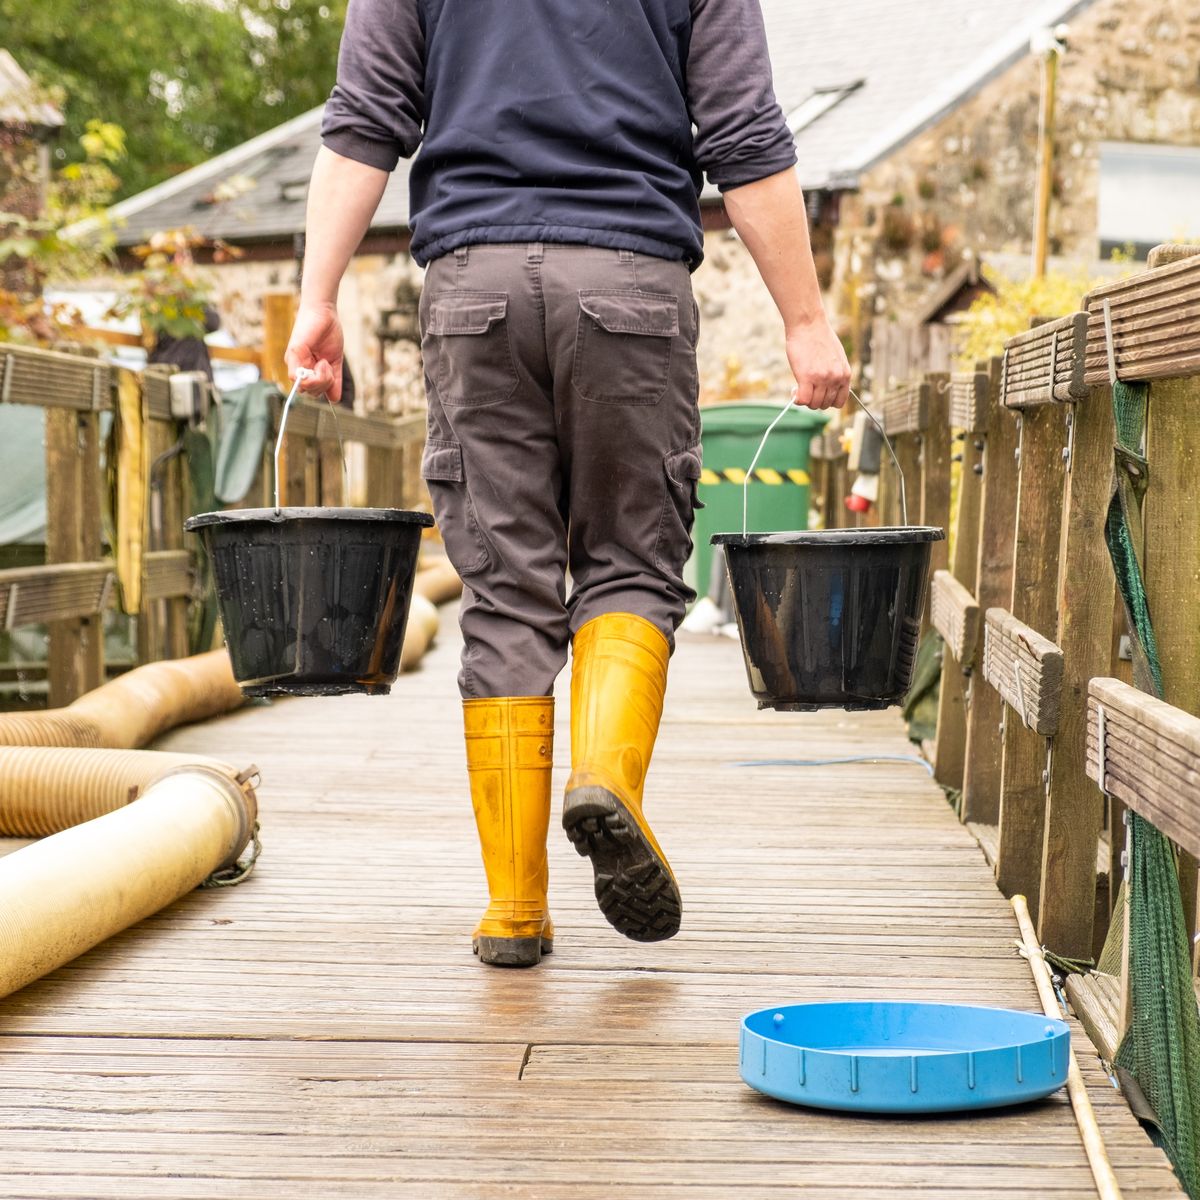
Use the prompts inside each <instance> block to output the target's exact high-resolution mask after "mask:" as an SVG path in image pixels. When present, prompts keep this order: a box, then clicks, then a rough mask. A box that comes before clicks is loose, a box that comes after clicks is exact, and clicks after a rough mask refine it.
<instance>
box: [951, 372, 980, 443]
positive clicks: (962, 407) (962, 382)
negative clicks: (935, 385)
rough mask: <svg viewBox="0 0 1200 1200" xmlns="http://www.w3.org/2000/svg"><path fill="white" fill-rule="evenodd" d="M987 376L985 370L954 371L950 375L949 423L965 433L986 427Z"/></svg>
mask: <svg viewBox="0 0 1200 1200" xmlns="http://www.w3.org/2000/svg"><path fill="white" fill-rule="evenodd" d="M987 402H988V376H987V372H986V371H978V370H976V371H955V372H954V373H953V374H952V375H951V376H950V418H949V419H950V425H951V427H952V428H954V429H962V430H965V431H966V432H967V433H975V432H977V431H979V430H982V429H984V428H985V427H986V422H987Z"/></svg>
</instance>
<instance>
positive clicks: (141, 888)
mask: <svg viewBox="0 0 1200 1200" xmlns="http://www.w3.org/2000/svg"><path fill="white" fill-rule="evenodd" d="M59 753H60V754H62V753H65V752H64V751H59ZM226 771H228V768H219V769H218V768H213V767H210V766H207V765H193V766H185V767H181V768H176V769H173V770H171V771H169V772H168V773H167V774H165V775H163V776H162V777H161V778H159V779H158V780H157V781H156V782H154V783H152V784H150V786H149V787H148V788H147V790H146V793H145V795H143V796H142V797H141V798H140V799H138V800H135V801H134V802H133V803H131V804H128V805H126V806H125V807H123V808H120V809H118V810H116V811H115V812H110V813H108V814H107V815H105V816H102V817H97V818H96V819H95V820H92V821H88V822H86V823H85V824H83V825H76V826H75V827H74V828H73V829H67V830H65V831H63V832H62V833H56V834H54V835H53V836H52V837H48V838H45V839H43V840H42V841H40V842H35V843H34V844H33V845H31V846H26V847H24V848H23V849H21V850H17V851H15V852H14V853H12V854H10V855H8V856H7V857H5V858H3V859H0V996H6V995H8V994H9V993H11V992H15V991H16V990H17V989H18V988H22V987H24V986H25V985H26V984H28V983H32V982H33V980H35V979H39V978H41V976H43V975H45V974H47V973H48V972H50V971H53V970H54V969H55V968H57V967H60V966H62V965H63V963H66V962H70V961H71V960H72V959H73V958H76V957H78V956H79V955H80V954H82V953H83V952H84V951H85V950H89V949H91V948H92V947H93V946H95V945H98V944H99V943H100V942H102V941H104V940H105V939H106V938H109V937H112V936H113V935H114V934H116V933H119V932H120V931H121V930H123V929H127V928H129V926H131V925H135V924H136V923H137V922H138V921H141V920H143V919H144V918H146V917H148V916H150V915H151V914H152V913H155V912H157V911H158V910H159V909H161V908H165V907H166V906H167V905H168V904H170V903H172V902H173V901H175V900H178V899H179V897H180V896H183V895H186V894H187V893H188V892H190V891H191V890H192V889H193V888H195V887H197V886H198V885H199V884H201V883H202V882H203V881H204V880H205V879H207V878H208V877H209V876H210V875H211V874H212V873H213V872H214V871H218V870H221V869H222V868H225V867H230V866H232V865H233V864H234V863H235V862H236V861H237V857H238V855H239V854H240V853H241V851H242V849H243V848H244V847H245V846H246V844H247V842H248V841H249V839H250V837H251V836H252V835H253V832H254V825H255V815H256V803H255V797H254V791H253V789H252V788H251V787H250V786H249V785H248V784H245V783H239V782H237V779H236V777H231V776H230V775H229V774H226Z"/></svg>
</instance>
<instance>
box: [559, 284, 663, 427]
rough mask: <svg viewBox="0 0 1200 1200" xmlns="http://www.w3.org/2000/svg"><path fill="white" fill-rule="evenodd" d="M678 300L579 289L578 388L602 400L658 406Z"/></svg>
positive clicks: (586, 395)
mask: <svg viewBox="0 0 1200 1200" xmlns="http://www.w3.org/2000/svg"><path fill="white" fill-rule="evenodd" d="M678 334H679V301H678V300H677V299H676V298H675V297H674V296H664V295H661V294H659V293H656V292H636V291H635V292H621V291H588V292H580V293H579V330H578V332H577V333H576V335H575V364H574V368H573V371H572V378H573V381H574V383H575V389H576V391H578V392H579V394H580V395H581V396H583V397H584V398H585V399H587V400H594V401H596V402H597V403H599V404H657V403H658V402H659V400H660V399H662V395H663V393H664V392H665V391H666V390H667V382H668V379H669V378H670V374H671V342H672V340H673V339H674V338H675V337H676V336H677V335H678Z"/></svg>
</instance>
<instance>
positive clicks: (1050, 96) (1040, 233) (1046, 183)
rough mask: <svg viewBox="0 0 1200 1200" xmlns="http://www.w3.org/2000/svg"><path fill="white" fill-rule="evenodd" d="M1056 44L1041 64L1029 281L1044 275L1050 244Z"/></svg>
mask: <svg viewBox="0 0 1200 1200" xmlns="http://www.w3.org/2000/svg"><path fill="white" fill-rule="evenodd" d="M1060 53H1061V50H1060V48H1059V46H1058V45H1057V43H1056V44H1055V45H1054V47H1053V48H1052V49H1050V50H1048V51H1047V52H1046V56H1045V58H1044V60H1043V63H1042V105H1041V113H1040V115H1039V118H1038V181H1037V209H1036V212H1035V220H1036V224H1035V226H1034V232H1033V277H1034V278H1035V279H1041V278H1042V277H1043V276H1044V275H1045V274H1046V249H1047V246H1048V244H1049V240H1050V193H1051V191H1052V190H1053V183H1054V106H1055V98H1056V93H1057V91H1058V56H1059V54H1060Z"/></svg>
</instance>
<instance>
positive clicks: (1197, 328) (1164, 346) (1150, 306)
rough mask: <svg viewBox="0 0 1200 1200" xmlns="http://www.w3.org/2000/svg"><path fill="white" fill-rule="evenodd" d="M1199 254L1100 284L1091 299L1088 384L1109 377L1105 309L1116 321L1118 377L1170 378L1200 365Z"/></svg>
mask: <svg viewBox="0 0 1200 1200" xmlns="http://www.w3.org/2000/svg"><path fill="white" fill-rule="evenodd" d="M1197 285H1200V257H1188V258H1183V259H1180V260H1178V261H1176V262H1172V263H1168V264H1167V265H1166V266H1162V267H1157V268H1156V269H1154V270H1151V271H1146V272H1143V273H1142V274H1141V275H1134V276H1132V277H1131V278H1129V279H1122V280H1118V281H1117V282H1115V283H1110V284H1105V285H1104V286H1103V287H1099V288H1096V289H1095V290H1094V291H1092V292H1090V293H1089V294H1088V297H1087V301H1086V303H1087V313H1088V333H1087V362H1086V367H1085V373H1084V378H1085V379H1086V380H1087V382H1088V383H1106V382H1108V378H1109V362H1108V337H1107V334H1106V331H1105V317H1104V308H1105V302H1107V304H1108V307H1109V311H1110V314H1111V320H1112V341H1113V355H1114V358H1115V361H1116V370H1117V378H1118V379H1125V380H1135V379H1172V378H1175V379H1177V378H1182V377H1184V376H1187V375H1193V374H1195V373H1196V372H1197V370H1198V369H1200V296H1198V294H1197Z"/></svg>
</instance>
